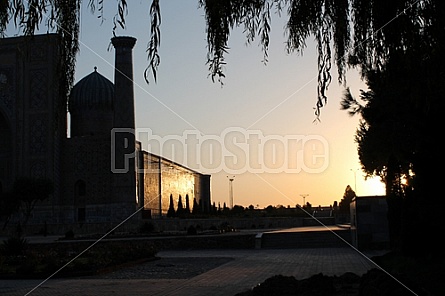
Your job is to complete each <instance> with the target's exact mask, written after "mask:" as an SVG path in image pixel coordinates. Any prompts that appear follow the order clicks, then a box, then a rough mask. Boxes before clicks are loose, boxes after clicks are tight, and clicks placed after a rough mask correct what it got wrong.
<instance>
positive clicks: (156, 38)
mask: <svg viewBox="0 0 445 296" xmlns="http://www.w3.org/2000/svg"><path fill="white" fill-rule="evenodd" d="M150 18H151V30H150V41H149V42H148V46H147V53H148V67H147V68H146V69H145V71H144V78H145V81H146V82H147V83H149V76H150V72H151V73H153V79H154V80H155V81H156V80H157V71H158V67H159V64H160V63H161V57H160V55H159V51H158V49H159V47H160V46H161V29H160V26H161V8H160V6H159V0H153V2H152V4H151V7H150Z"/></svg>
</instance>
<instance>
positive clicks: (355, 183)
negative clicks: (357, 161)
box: [351, 169, 358, 195]
mask: <svg viewBox="0 0 445 296" xmlns="http://www.w3.org/2000/svg"><path fill="white" fill-rule="evenodd" d="M357 171H358V169H355V170H353V169H351V172H353V173H354V192H355V194H356V195H357Z"/></svg>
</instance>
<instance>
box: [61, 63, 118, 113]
mask: <svg viewBox="0 0 445 296" xmlns="http://www.w3.org/2000/svg"><path fill="white" fill-rule="evenodd" d="M113 98H114V85H113V83H112V82H111V81H110V80H108V79H107V78H105V77H104V76H102V75H101V74H99V73H98V72H97V68H96V67H94V72H93V73H91V74H89V75H88V76H85V77H84V78H82V79H81V80H80V81H79V82H78V83H77V84H76V85H74V86H73V89H72V90H71V95H70V99H69V105H68V107H69V111H70V112H71V113H73V112H76V111H79V112H81V111H83V110H101V111H112V110H113Z"/></svg>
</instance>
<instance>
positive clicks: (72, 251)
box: [0, 237, 157, 278]
mask: <svg viewBox="0 0 445 296" xmlns="http://www.w3.org/2000/svg"><path fill="white" fill-rule="evenodd" d="M85 250H87V251H85ZM156 253H157V250H156V248H155V246H154V245H153V244H151V243H150V242H149V241H137V240H134V241H106V242H105V241H104V242H99V243H97V244H95V245H94V246H91V243H88V242H80V243H75V242H71V243H53V244H28V242H27V241H26V239H24V238H18V237H11V238H9V239H8V240H6V241H4V242H3V244H2V245H1V247H0V276H1V277H3V278H5V277H17V276H18V277H32V278H44V277H47V276H50V275H52V274H53V273H55V272H57V274H55V276H56V277H62V276H72V275H90V274H95V273H98V272H101V271H103V270H107V269H111V268H113V267H116V266H118V265H121V264H125V263H128V262H134V261H141V260H148V259H152V258H155V256H156ZM62 267H63V268H62Z"/></svg>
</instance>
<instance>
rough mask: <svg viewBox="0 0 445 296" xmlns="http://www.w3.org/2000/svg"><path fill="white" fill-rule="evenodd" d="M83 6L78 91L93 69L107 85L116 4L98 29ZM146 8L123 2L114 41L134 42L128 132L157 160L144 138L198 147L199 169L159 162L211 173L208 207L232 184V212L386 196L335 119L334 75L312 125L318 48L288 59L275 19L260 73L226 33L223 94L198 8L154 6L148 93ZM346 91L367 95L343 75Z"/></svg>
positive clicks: (343, 120) (256, 54)
mask: <svg viewBox="0 0 445 296" xmlns="http://www.w3.org/2000/svg"><path fill="white" fill-rule="evenodd" d="M86 2H87V1H85V3H84V4H83V5H84V7H83V11H82V18H81V34H80V41H81V47H80V53H79V56H78V58H77V68H76V81H78V80H80V79H81V78H83V77H84V76H86V75H88V74H90V73H91V72H92V71H93V69H94V67H95V66H97V68H98V72H99V73H101V74H102V75H104V76H105V77H107V78H108V79H110V80H111V81H113V80H114V78H113V76H114V70H113V65H114V51H113V50H110V49H109V44H110V38H111V37H112V27H113V24H112V19H113V16H114V14H115V11H116V8H115V2H114V1H111V3H110V2H108V1H107V6H105V14H104V16H105V19H104V20H103V23H102V24H101V20H100V19H99V18H97V16H98V15H99V13H98V12H96V13H95V14H91V12H90V10H89V9H88V8H87V7H86V4H87V3H86ZM150 2H151V1H131V2H130V4H129V13H128V15H127V19H126V20H127V28H126V30H121V29H120V30H118V31H117V34H118V35H126V36H133V37H136V38H137V43H136V46H135V48H134V78H135V100H136V124H137V129H138V131H139V136H138V139H139V140H140V141H142V145H143V148H144V149H145V150H148V151H151V152H154V153H158V151H153V149H150V148H151V146H150V145H149V144H150V143H148V142H147V139H148V137H147V135H152V136H153V138H154V139H158V140H160V141H164V142H163V143H168V141H173V142H175V141H176V142H175V143H176V144H177V143H178V141H180V140H181V139H185V138H187V137H189V139H194V140H197V141H194V144H195V145H193V144H190V142H189V146H187V148H188V150H187V152H188V153H191V151H192V150H193V151H192V152H193V155H194V156H195V158H196V156H197V157H198V158H199V159H198V160H199V161H195V160H196V159H194V160H193V161H192V159H191V158H190V155H189V154H187V155H185V152H184V151H185V150H183V151H182V152H181V150H179V148H181V147H179V146H178V145H176V146H175V149H174V151H175V152H174V153H176V154H175V155H176V159H175V157H173V156H172V155H171V149H164V150H163V151H162V153H161V154H162V155H163V156H165V157H168V158H173V160H177V161H180V160H181V159H182V160H184V161H188V165H189V166H191V167H192V168H193V169H196V170H197V171H200V172H202V173H210V174H211V175H212V184H211V186H212V201H214V202H216V203H217V204H218V202H220V203H221V205H222V204H223V203H224V202H226V203H227V204H229V200H228V195H229V181H228V178H227V177H228V176H229V177H232V176H235V178H234V181H233V188H234V204H238V205H243V206H249V205H254V206H259V207H260V208H263V207H266V206H268V205H284V206H287V205H291V206H295V205H296V204H302V203H303V197H302V195H307V197H306V202H310V203H311V204H312V205H315V206H317V205H330V204H332V203H333V202H334V201H335V200H336V201H340V199H341V198H342V196H343V193H344V191H345V188H346V186H347V185H350V186H351V187H352V188H353V189H354V188H355V187H356V189H357V194H358V195H382V194H384V187H383V185H382V184H381V183H380V182H379V181H378V180H368V181H366V182H365V181H364V178H363V173H362V172H361V171H360V170H359V168H360V164H359V161H358V156H357V146H356V144H355V143H354V134H355V131H356V129H357V126H358V123H359V119H360V118H359V117H357V116H356V117H350V116H349V115H348V114H347V113H346V112H344V111H341V110H340V99H341V95H342V92H343V90H344V86H340V85H338V83H337V76H336V69H335V68H333V70H332V74H333V82H332V84H331V86H330V88H329V91H328V98H329V99H328V104H327V105H326V106H325V107H324V108H323V109H322V111H321V112H322V113H321V118H320V119H321V121H320V122H318V123H314V119H315V115H314V110H313V107H314V106H315V102H316V96H317V64H316V62H317V57H316V48H315V45H314V44H313V42H312V41H313V38H309V39H308V41H307V45H308V46H307V49H306V50H305V51H304V54H303V56H300V55H297V54H291V55H289V54H287V53H286V50H285V43H284V42H285V36H284V34H283V33H284V30H283V26H284V23H285V19H286V16H285V15H284V16H282V17H281V18H279V17H278V16H276V15H274V16H273V19H272V31H271V44H270V50H269V62H268V64H267V65H264V64H263V63H262V58H263V56H262V52H261V48H260V47H259V46H258V42H254V43H253V44H251V45H249V46H246V42H245V37H244V35H243V33H242V28H240V29H238V30H236V31H234V32H233V33H232V35H231V39H230V43H229V46H230V52H229V54H228V55H227V57H226V62H227V65H226V68H225V74H226V78H225V79H224V85H223V86H221V85H220V84H219V83H217V82H215V83H213V82H212V80H211V78H210V77H208V74H209V72H208V67H207V66H206V64H205V62H206V54H207V48H206V33H205V19H204V16H203V14H204V12H203V10H202V9H198V4H197V3H198V1H196V0H187V1H184V0H169V1H161V14H162V24H161V48H160V55H161V65H160V68H159V72H158V81H157V83H154V82H151V83H150V84H149V85H148V84H147V83H146V82H145V80H144V77H143V72H144V70H145V67H146V66H147V64H148V62H147V54H146V52H145V50H146V46H147V43H148V41H149V28H150V27H149V26H150V20H149V18H148V10H149V4H150ZM347 85H348V86H350V87H351V90H352V92H353V93H354V94H356V95H357V94H358V93H359V90H360V89H363V88H366V86H365V84H364V83H363V82H362V81H360V79H359V77H358V75H357V73H356V72H353V71H350V72H349V73H348V75H347ZM298 139H299V140H298ZM158 142H159V141H158ZM192 142H193V141H192ZM196 143H197V144H196ZM302 143H304V144H302ZM219 144H220V145H219ZM165 147H167V146H165ZM184 147H186V145H185V144H184ZM286 149H287V150H286ZM289 151H290V152H289ZM297 152H298V154H296V153H297ZM181 153H182V154H181ZM224 153H225V154H224ZM178 155H179V156H178ZM181 155H182V158H181ZM178 157H179V159H178ZM226 161H230V163H226ZM198 162H200V163H198ZM186 164H187V163H186ZM355 176H356V178H354V177H355ZM355 180H356V182H355Z"/></svg>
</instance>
